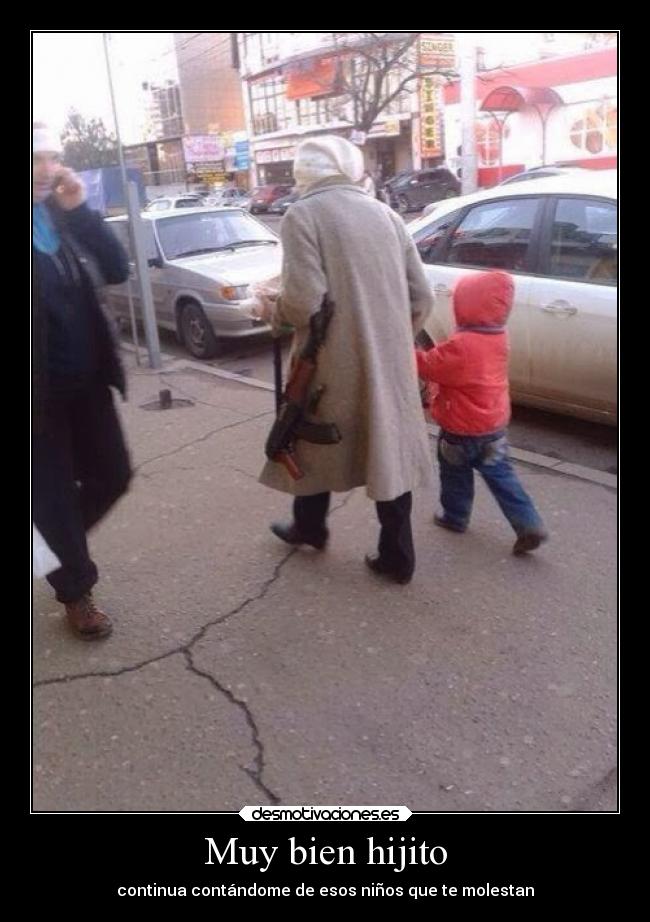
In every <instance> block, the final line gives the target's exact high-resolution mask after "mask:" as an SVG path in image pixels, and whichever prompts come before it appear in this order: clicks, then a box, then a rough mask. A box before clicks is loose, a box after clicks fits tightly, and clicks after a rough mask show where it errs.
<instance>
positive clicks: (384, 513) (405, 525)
mask: <svg viewBox="0 0 650 922" xmlns="http://www.w3.org/2000/svg"><path fill="white" fill-rule="evenodd" d="M330 496H331V494H330V493H316V494H314V495H313V496H297V497H296V498H295V499H294V502H293V516H294V520H295V523H296V527H297V529H298V531H299V532H300V533H301V534H302V535H304V536H305V537H306V538H310V537H313V538H318V537H320V536H321V535H322V534H323V532H324V531H325V527H326V526H325V520H326V518H327V513H328V510H329V505H330ZM375 505H376V507H377V517H378V519H379V524H380V525H381V532H380V535H379V548H378V550H379V557H380V559H381V561H382V563H384V564H385V565H386V567H387V568H388V569H390V570H392V571H393V572H395V573H397V574H398V575H400V576H412V575H413V571H414V569H415V549H414V547H413V533H412V531H411V505H412V495H411V493H404V494H402V496H398V497H397V499H392V500H389V501H388V502H383V503H375Z"/></svg>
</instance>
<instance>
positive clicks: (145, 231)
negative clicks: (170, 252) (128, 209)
mask: <svg viewBox="0 0 650 922" xmlns="http://www.w3.org/2000/svg"><path fill="white" fill-rule="evenodd" d="M110 227H111V229H112V230H113V231H114V232H115V234H116V235H117V238H118V240H119V241H120V243H121V244H122V246H123V247H124V249H125V250H126V252H127V253H128V254H129V259H133V256H132V254H131V238H130V236H129V225H128V222H127V221H111V223H110ZM142 235H143V239H144V242H145V255H146V258H147V259H151V258H153V257H155V256H158V250H157V248H156V241H155V238H154V235H153V227H152V225H151V221H148V220H146V221H143V222H142Z"/></svg>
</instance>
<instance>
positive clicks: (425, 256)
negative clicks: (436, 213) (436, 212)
mask: <svg viewBox="0 0 650 922" xmlns="http://www.w3.org/2000/svg"><path fill="white" fill-rule="evenodd" d="M459 213H460V212H459V211H458V210H457V211H452V212H451V214H446V215H443V216H442V217H441V218H437V219H436V220H434V221H431V223H430V224H427V225H426V227H421V228H420V229H419V230H418V231H417V233H415V234H414V235H413V240H414V241H415V245H416V246H417V248H418V252H419V254H420V256H421V257H422V262H424V263H427V264H428V265H431V264H433V263H439V262H440V252H441V249H442V247H441V244H442V242H443V241H444V239H445V236H446V232H447V231H448V230H449V228H450V227H451V226H452V225H453V224H455V223H456V221H457V219H458V215H459Z"/></svg>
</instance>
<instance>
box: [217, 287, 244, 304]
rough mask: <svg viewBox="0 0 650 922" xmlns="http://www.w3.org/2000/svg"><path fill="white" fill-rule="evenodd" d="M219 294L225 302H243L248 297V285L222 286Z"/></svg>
mask: <svg viewBox="0 0 650 922" xmlns="http://www.w3.org/2000/svg"><path fill="white" fill-rule="evenodd" d="M218 292H219V297H220V298H221V299H222V300H224V301H243V300H244V298H246V297H247V296H248V285H222V286H221V287H220V288H219V289H218Z"/></svg>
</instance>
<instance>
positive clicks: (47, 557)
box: [32, 523, 61, 579]
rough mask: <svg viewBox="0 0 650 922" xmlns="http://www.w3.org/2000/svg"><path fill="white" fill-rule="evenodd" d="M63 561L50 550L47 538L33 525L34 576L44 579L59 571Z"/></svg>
mask: <svg viewBox="0 0 650 922" xmlns="http://www.w3.org/2000/svg"><path fill="white" fill-rule="evenodd" d="M60 566H61V561H60V560H59V558H58V557H57V556H56V554H55V553H54V552H53V551H51V550H50V548H49V547H48V545H47V544H46V542H45V538H44V537H43V535H42V534H41V533H40V531H39V530H38V528H37V527H36V526H35V525H34V523H32V574H33V576H34V578H35V579H43V577H45V576H47V574H48V573H52V572H53V571H54V570H58V569H59V567H60Z"/></svg>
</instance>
